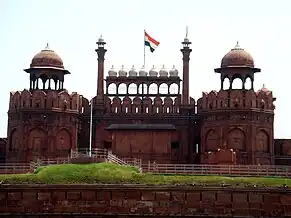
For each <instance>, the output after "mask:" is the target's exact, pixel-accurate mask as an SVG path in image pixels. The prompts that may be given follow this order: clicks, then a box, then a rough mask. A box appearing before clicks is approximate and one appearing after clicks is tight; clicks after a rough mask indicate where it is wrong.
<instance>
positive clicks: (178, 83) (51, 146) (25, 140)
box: [0, 38, 291, 165]
mask: <svg viewBox="0 0 291 218" xmlns="http://www.w3.org/2000/svg"><path fill="white" fill-rule="evenodd" d="M105 44H106V43H105V41H104V40H103V39H102V38H100V39H99V40H98V42H97V45H98V48H97V49H96V52H97V56H98V81H97V84H98V85H97V95H96V97H94V98H93V99H92V101H91V100H90V99H86V98H85V97H83V96H82V95H80V94H78V93H76V92H73V93H72V94H70V93H69V92H68V91H67V90H66V89H65V88H64V80H65V76H69V74H70V72H69V71H68V70H67V69H65V68H64V65H63V61H62V59H61V58H60V57H59V56H58V55H57V54H56V53H55V52H54V51H52V50H50V49H49V48H48V47H46V48H45V49H44V50H42V51H41V52H39V53H38V54H36V55H35V56H34V58H33V59H32V61H31V64H30V67H29V68H28V69H25V70H24V71H25V72H26V73H27V74H28V75H29V80H30V87H29V88H28V89H24V90H23V91H16V92H11V93H10V102H9V110H8V128H7V138H2V139H0V162H13V163H23V162H29V161H34V160H36V159H39V158H40V159H51V158H58V157H61V158H62V157H68V156H69V155H70V153H71V152H72V151H75V150H84V149H87V150H88V148H89V143H90V141H91V140H92V141H91V145H92V149H95V148H103V149H107V150H110V151H112V153H113V154H115V155H117V156H118V157H138V158H141V159H142V160H145V161H155V162H162V163H192V164H193V163H196V164H198V163H203V164H261V165H269V164H284V165H288V164H291V161H289V159H291V139H274V130H273V128H274V109H275V107H274V104H273V102H274V101H275V97H274V96H273V95H272V92H271V91H269V90H268V89H266V88H265V87H263V88H262V89H260V90H258V91H255V90H254V88H253V84H254V82H255V73H259V72H260V71H261V69H259V68H257V67H255V64H254V60H253V58H252V57H251V55H250V54H248V53H247V52H246V51H245V50H244V49H242V48H240V47H239V46H238V45H236V46H235V47H234V48H233V49H231V50H230V51H229V52H228V53H227V54H226V55H225V56H224V57H223V58H222V60H221V66H220V67H219V68H217V69H215V70H214V71H215V72H216V73H219V74H220V83H221V88H220V90H218V91H210V92H208V93H207V92H203V94H202V97H201V98H199V99H197V100H195V99H193V98H191V97H190V96H189V71H190V68H189V60H190V53H191V51H192V50H191V48H190V45H191V42H190V41H189V40H188V39H187V38H185V40H184V41H183V42H182V49H181V52H182V57H183V58H182V60H183V70H182V72H181V73H180V72H179V71H178V70H177V69H175V67H173V68H172V69H171V70H170V71H167V70H166V69H165V68H162V69H161V70H156V69H155V68H153V69H151V70H150V71H147V70H146V69H145V68H142V69H141V70H140V71H136V70H135V69H134V68H132V69H131V70H130V71H129V72H127V71H126V70H125V69H124V68H122V69H121V70H119V71H118V72H117V71H115V70H114V68H112V69H110V70H109V72H108V76H106V77H105V78H104V74H105V73H104V64H105V63H106V62H105V61H104V60H105V58H104V57H105V53H106V48H105ZM180 75H181V77H180ZM235 79H240V80H241V81H242V83H241V84H242V85H241V88H240V89H234V88H233V87H232V84H233V81H234V80H235ZM225 81H228V83H226V82H225ZM246 81H250V83H251V86H250V87H248V88H247V87H246V86H245V84H246ZM225 84H227V85H225ZM180 90H181V91H180ZM91 103H92V104H91ZM91 105H92V113H91ZM91 114H92V116H91ZM91 118H92V126H91V127H92V128H90V123H91V122H90V120H91ZM90 130H92V137H91V140H90V136H91V135H90V134H89V133H90Z"/></svg>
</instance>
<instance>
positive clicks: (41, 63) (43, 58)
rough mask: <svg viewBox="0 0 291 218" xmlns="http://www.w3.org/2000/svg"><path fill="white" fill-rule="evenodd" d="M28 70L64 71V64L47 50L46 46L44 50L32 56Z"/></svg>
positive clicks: (52, 52) (51, 51) (58, 57)
mask: <svg viewBox="0 0 291 218" xmlns="http://www.w3.org/2000/svg"><path fill="white" fill-rule="evenodd" d="M30 68H55V69H60V70H64V64H63V60H62V59H61V58H60V56H59V55H57V54H56V53H55V52H54V51H53V50H51V49H49V46H48V44H47V45H46V47H45V49H43V50H42V51H41V52H39V53H38V54H36V55H35V56H34V58H33V59H32V61H31V64H30Z"/></svg>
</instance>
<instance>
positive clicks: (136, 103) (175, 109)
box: [105, 96, 195, 115]
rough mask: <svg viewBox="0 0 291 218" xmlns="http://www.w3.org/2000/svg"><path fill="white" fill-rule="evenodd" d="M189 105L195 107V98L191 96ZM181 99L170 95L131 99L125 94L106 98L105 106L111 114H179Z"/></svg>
mask: <svg viewBox="0 0 291 218" xmlns="http://www.w3.org/2000/svg"><path fill="white" fill-rule="evenodd" d="M190 103H191V106H192V107H193V108H194V107H195V100H194V99H193V98H191V100H190ZM180 105H181V99H180V98H179V97H177V98H174V99H172V98H171V97H165V98H161V97H159V96H158V97H154V98H150V97H145V98H140V97H135V98H133V99H131V98H130V97H128V96H126V97H124V98H120V97H114V98H112V99H110V98H106V103H105V107H106V109H107V113H111V114H149V115H150V114H152V115H153V114H179V113H180Z"/></svg>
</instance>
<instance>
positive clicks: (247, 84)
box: [245, 77, 252, 90]
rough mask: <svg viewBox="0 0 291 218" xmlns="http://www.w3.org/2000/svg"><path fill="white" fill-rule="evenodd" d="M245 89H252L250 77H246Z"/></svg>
mask: <svg viewBox="0 0 291 218" xmlns="http://www.w3.org/2000/svg"><path fill="white" fill-rule="evenodd" d="M245 89H246V90H250V89H252V80H251V78H250V77H248V78H247V79H246V80H245Z"/></svg>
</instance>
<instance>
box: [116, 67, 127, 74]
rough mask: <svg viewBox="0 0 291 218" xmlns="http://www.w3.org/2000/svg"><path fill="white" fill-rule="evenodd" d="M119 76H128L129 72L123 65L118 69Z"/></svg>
mask: <svg viewBox="0 0 291 218" xmlns="http://www.w3.org/2000/svg"><path fill="white" fill-rule="evenodd" d="M118 76H127V72H126V70H125V69H124V66H123V65H122V67H121V69H120V70H119V71H118Z"/></svg>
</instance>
